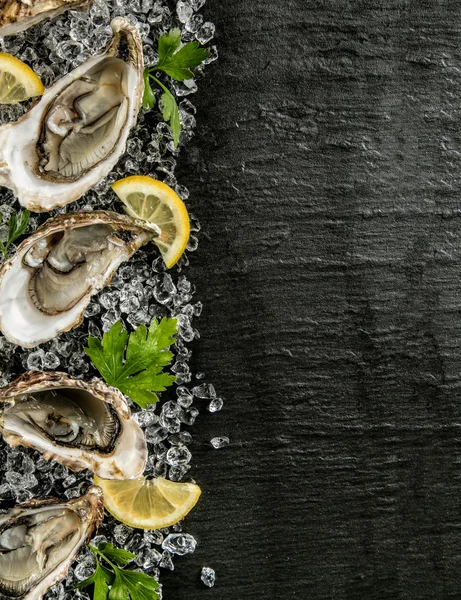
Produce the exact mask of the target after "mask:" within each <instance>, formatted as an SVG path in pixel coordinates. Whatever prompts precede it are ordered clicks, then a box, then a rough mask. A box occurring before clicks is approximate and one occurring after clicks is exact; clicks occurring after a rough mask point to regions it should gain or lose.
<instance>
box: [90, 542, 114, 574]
mask: <svg viewBox="0 0 461 600" xmlns="http://www.w3.org/2000/svg"><path fill="white" fill-rule="evenodd" d="M88 547H89V549H90V550H91V551H92V552H93V554H98V555H99V556H100V557H101V558H102V559H104V560H105V561H106V562H107V563H109V564H110V566H111V567H112V568H113V569H114V571H116V570H117V569H118V568H119V567H118V566H117V565H114V563H113V562H112V561H110V560H109V559H108V558H107V556H106V555H105V554H103V553H102V552H101V550H98V549H97V548H95V547H94V546H92V545H91V544H90V545H89V546H88ZM96 560H98V558H97V557H96Z"/></svg>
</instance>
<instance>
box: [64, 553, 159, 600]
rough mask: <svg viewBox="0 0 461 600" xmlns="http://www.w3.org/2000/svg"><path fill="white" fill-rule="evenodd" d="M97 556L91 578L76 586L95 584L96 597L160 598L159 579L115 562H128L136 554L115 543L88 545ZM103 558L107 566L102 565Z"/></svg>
mask: <svg viewBox="0 0 461 600" xmlns="http://www.w3.org/2000/svg"><path fill="white" fill-rule="evenodd" d="M89 548H90V550H91V551H92V552H93V554H94V557H95V559H96V569H95V571H94V573H93V574H92V575H90V577H88V578H87V579H85V580H84V581H81V582H80V583H79V584H77V585H76V586H75V587H76V588H77V589H80V588H85V587H88V586H90V585H93V586H94V589H93V599H94V600H107V598H109V600H158V598H159V595H158V594H157V593H156V590H157V589H158V587H159V584H158V582H157V580H156V579H154V578H153V577H151V576H150V575H147V574H146V573H140V572H139V571H125V570H124V569H122V568H120V567H118V566H117V565H116V564H114V563H113V562H112V561H115V562H118V563H119V564H123V565H126V564H127V563H128V562H131V561H132V560H133V558H136V555H135V554H132V553H131V552H127V551H126V550H122V549H121V548H115V547H114V546H113V545H112V544H109V543H105V544H100V545H99V546H98V548H95V547H94V546H91V545H90V546H89ZM101 560H103V561H104V562H105V563H106V564H107V565H108V567H106V566H103V565H102V564H101Z"/></svg>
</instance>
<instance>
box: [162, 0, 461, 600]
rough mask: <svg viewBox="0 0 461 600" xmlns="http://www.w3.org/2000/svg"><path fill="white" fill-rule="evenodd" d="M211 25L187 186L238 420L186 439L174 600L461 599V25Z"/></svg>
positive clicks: (329, 3) (313, 19)
mask: <svg viewBox="0 0 461 600" xmlns="http://www.w3.org/2000/svg"><path fill="white" fill-rule="evenodd" d="M205 8H206V10H205V14H206V16H207V17H208V18H210V19H211V20H213V21H215V22H216V24H217V27H218V35H217V42H218V45H219V50H220V60H219V61H218V62H217V63H215V65H214V67H213V68H210V69H209V70H208V73H207V77H206V78H205V80H204V81H203V82H202V84H201V88H200V93H199V95H198V96H197V97H196V98H195V102H196V103H197V104H198V106H199V108H200V110H199V112H198V115H197V120H198V127H197V137H196V138H195V142H193V143H192V144H191V145H189V147H188V148H187V149H186V151H185V152H184V154H183V156H182V159H181V169H180V172H179V177H180V180H181V182H182V183H184V184H185V185H187V186H188V187H189V188H190V190H191V199H190V206H191V209H192V211H193V212H194V213H196V214H197V216H198V217H199V219H200V221H201V223H202V225H203V233H202V236H201V243H200V247H199V250H198V252H197V253H196V254H195V255H194V256H193V257H192V260H191V262H192V268H191V270H190V271H189V275H190V276H191V278H192V279H193V281H194V282H195V283H196V285H197V287H198V296H199V298H200V299H201V300H202V301H203V302H204V305H205V309H204V312H203V316H202V317H201V319H200V321H199V322H198V327H199V329H200V331H201V333H202V339H201V340H200V341H199V342H198V343H197V344H196V354H195V360H196V367H197V368H198V369H199V370H203V371H205V372H206V375H207V380H209V381H213V382H214V383H215V385H216V388H217V390H218V391H219V393H220V394H222V395H223V396H224V398H225V400H226V404H225V407H224V410H223V411H222V412H221V413H220V414H218V415H205V416H203V417H201V420H200V421H199V423H198V426H196V427H195V428H194V431H195V432H196V434H197V438H196V444H195V452H194V469H193V475H194V476H195V477H196V479H197V480H198V481H199V483H200V484H201V485H202V487H203V489H204V490H205V493H204V496H203V498H202V500H201V502H200V504H199V506H198V507H197V509H196V510H195V512H194V513H192V514H191V515H190V517H188V530H189V531H192V532H193V533H194V534H195V535H197V537H198V538H199V540H200V546H199V548H198V550H197V552H196V554H194V555H192V556H190V557H186V558H184V559H182V560H177V561H176V571H175V573H174V574H171V575H170V574H166V575H165V577H164V581H165V584H166V585H165V597H166V599H167V600H205V599H207V598H208V599H209V600H213V599H219V600H252V599H261V600H266V599H267V600H275V599H278V598H280V599H283V600H291V599H294V598H296V599H302V600H317V599H327V598H334V599H341V600H342V599H356V598H357V599H358V598H364V599H367V600H369V599H372V600H373V599H376V600H384V599H389V600H401V599H406V598H415V599H423V598H427V599H431V600H434V599H443V600H445V599H448V598H457V599H459V598H460V597H461V514H460V506H461V469H460V462H461V390H460V387H461V378H460V373H461V202H460V198H461V189H460V187H461V178H460V173H461V135H460V133H459V131H460V125H461V111H460V106H461V3H460V2H459V0H451V1H450V0H445V1H444V0H438V1H437V0H414V1H412V0H364V1H361V0H350V1H349V2H348V1H346V0H345V1H341V0H228V1H223V0H209V1H208V3H207V5H206V7H205ZM220 434H228V435H229V436H230V438H231V441H232V443H231V446H230V447H228V448H226V449H222V450H219V451H215V450H213V449H211V448H210V446H209V444H208V440H209V439H210V438H211V437H213V436H214V435H220ZM203 564H209V565H211V566H213V567H215V568H216V570H217V574H218V578H219V579H218V582H217V585H216V587H215V588H214V589H212V590H207V589H206V588H205V587H204V586H203V585H202V584H201V583H200V581H199V572H200V568H201V566H202V565H203Z"/></svg>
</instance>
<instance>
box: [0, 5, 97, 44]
mask: <svg viewBox="0 0 461 600" xmlns="http://www.w3.org/2000/svg"><path fill="white" fill-rule="evenodd" d="M89 4H90V1H89V0H0V37H4V36H7V35H15V34H16V33H19V32H20V31H24V30H25V29H28V28H29V27H32V26H33V25H37V23H40V22H41V21H44V20H45V19H52V18H54V17H57V16H58V15H60V14H62V13H63V12H65V11H66V10H70V9H76V8H81V7H84V6H88V5H89Z"/></svg>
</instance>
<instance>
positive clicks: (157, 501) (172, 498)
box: [94, 475, 202, 529]
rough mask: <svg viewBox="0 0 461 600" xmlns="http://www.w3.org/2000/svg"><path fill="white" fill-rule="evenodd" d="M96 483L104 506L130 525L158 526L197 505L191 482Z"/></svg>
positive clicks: (174, 520)
mask: <svg viewBox="0 0 461 600" xmlns="http://www.w3.org/2000/svg"><path fill="white" fill-rule="evenodd" d="M94 481H95V484H96V485H99V487H100V488H101V489H102V491H103V492H104V506H105V507H106V509H107V510H108V511H109V512H110V514H111V515H112V516H114V517H115V518H116V519H118V520H119V521H121V522H122V523H125V525H128V526H129V527H136V528H138V529H160V528H161V527H169V526H170V525H174V524H175V523H177V522H178V521H180V520H181V519H183V518H184V517H185V516H186V515H187V513H188V512H190V511H191V510H192V508H194V506H195V505H196V503H197V501H198V499H199V497H200V494H201V493H202V492H201V490H200V488H199V486H198V485H195V484H194V483H182V482H175V481H168V479H163V477H157V478H156V479H145V478H144V477H140V478H139V479H126V480H122V481H121V480H116V479H100V478H99V477H98V476H97V475H95V477H94Z"/></svg>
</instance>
